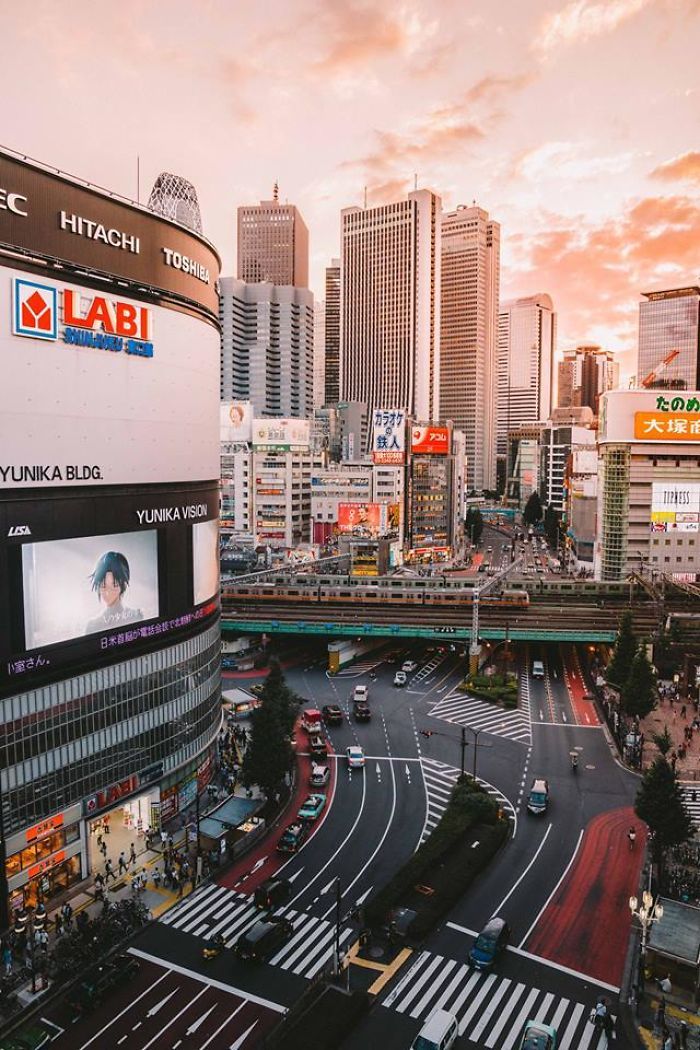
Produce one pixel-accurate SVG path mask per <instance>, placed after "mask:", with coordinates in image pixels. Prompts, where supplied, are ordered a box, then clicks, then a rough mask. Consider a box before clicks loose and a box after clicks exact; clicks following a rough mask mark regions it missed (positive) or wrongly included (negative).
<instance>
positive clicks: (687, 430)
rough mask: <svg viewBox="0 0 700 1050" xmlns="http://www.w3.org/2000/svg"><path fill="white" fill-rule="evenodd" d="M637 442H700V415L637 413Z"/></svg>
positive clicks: (664, 412)
mask: <svg viewBox="0 0 700 1050" xmlns="http://www.w3.org/2000/svg"><path fill="white" fill-rule="evenodd" d="M634 436H635V438H636V439H637V441H700V413H695V412H667V411H664V410H663V409H662V410H661V411H659V412H635V413H634Z"/></svg>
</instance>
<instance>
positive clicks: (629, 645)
mask: <svg viewBox="0 0 700 1050" xmlns="http://www.w3.org/2000/svg"><path fill="white" fill-rule="evenodd" d="M636 652H637V639H636V638H635V635H634V631H633V630H632V613H631V612H630V611H629V610H627V611H626V612H624V613H623V614H622V619H621V620H620V626H619V628H618V631H617V638H616V640H615V649H614V651H613V655H612V660H611V661H610V663H609V664H608V666H607V670H606V672H605V677H606V679H607V681H608V682H609V683H610V685H614V686H615V687H616V688H617V689H622V687H623V686H624V684H625V682H626V681H627V679H628V678H629V673H630V670H631V668H632V661H633V660H634V655H635V653H636Z"/></svg>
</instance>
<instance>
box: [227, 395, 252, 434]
mask: <svg viewBox="0 0 700 1050" xmlns="http://www.w3.org/2000/svg"><path fill="white" fill-rule="evenodd" d="M219 427H220V431H221V440H222V441H228V442H231V443H235V442H244V441H245V442H248V441H250V440H251V438H252V436H253V403H252V401H224V402H222V404H221V406H220V408H219Z"/></svg>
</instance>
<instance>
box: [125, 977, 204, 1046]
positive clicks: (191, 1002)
mask: <svg viewBox="0 0 700 1050" xmlns="http://www.w3.org/2000/svg"><path fill="white" fill-rule="evenodd" d="M206 992H207V989H206V988H202V990H201V991H200V992H197V994H196V995H195V997H194V999H190V1001H189V1002H188V1003H185V1005H184V1006H183V1008H182V1010H179V1011H178V1013H176V1014H175V1016H174V1017H171V1018H170V1020H169V1021H166V1022H165V1024H164V1025H163V1027H162V1028H161V1029H160V1031H159V1032H156V1034H155V1035H154V1036H153V1038H152V1039H149V1040H148V1042H147V1043H144V1045H143V1047H142V1048H141V1050H148V1048H149V1046H153V1044H154V1043H155V1042H156V1040H158V1039H160V1037H161V1035H162V1034H163V1032H164V1031H165V1030H166V1029H167V1028H170V1026H171V1025H173V1024H175V1022H176V1021H177V1020H178V1018H180V1017H182V1015H183V1014H184V1013H186V1012H187V1010H189V1008H190V1007H191V1006H192V1005H193V1004H194V1003H196V1002H197V1000H198V999H199V998H201V996H203V995H206Z"/></svg>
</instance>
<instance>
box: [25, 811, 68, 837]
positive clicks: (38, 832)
mask: <svg viewBox="0 0 700 1050" xmlns="http://www.w3.org/2000/svg"><path fill="white" fill-rule="evenodd" d="M62 827H63V814H62V813H58V814H57V815H56V816H55V817H49V819H48V820H42V822H41V824H35V825H34V827H33V828H28V829H27V832H26V839H27V842H36V841H37V839H43V838H44V836H45V835H50V834H51V832H52V831H55V830H56V828H62Z"/></svg>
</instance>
